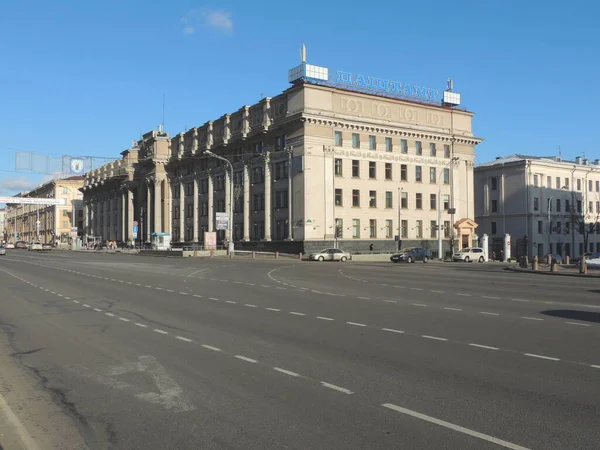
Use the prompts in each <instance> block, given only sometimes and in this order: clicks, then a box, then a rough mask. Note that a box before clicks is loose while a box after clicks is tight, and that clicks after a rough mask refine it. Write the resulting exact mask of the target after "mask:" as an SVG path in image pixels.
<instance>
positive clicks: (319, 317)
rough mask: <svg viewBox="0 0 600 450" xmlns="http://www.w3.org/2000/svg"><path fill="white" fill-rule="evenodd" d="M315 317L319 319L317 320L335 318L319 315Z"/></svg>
mask: <svg viewBox="0 0 600 450" xmlns="http://www.w3.org/2000/svg"><path fill="white" fill-rule="evenodd" d="M317 319H319V320H335V319H332V318H331V317H321V316H317Z"/></svg>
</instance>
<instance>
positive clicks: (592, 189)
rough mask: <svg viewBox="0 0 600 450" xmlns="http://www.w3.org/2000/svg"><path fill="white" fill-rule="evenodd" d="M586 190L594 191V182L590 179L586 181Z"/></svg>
mask: <svg viewBox="0 0 600 450" xmlns="http://www.w3.org/2000/svg"><path fill="white" fill-rule="evenodd" d="M588 191H592V192H593V191H594V182H593V181H592V180H590V181H589V182H588Z"/></svg>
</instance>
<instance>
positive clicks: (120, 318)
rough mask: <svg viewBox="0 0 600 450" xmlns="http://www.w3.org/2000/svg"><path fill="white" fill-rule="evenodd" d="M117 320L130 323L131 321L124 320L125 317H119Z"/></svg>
mask: <svg viewBox="0 0 600 450" xmlns="http://www.w3.org/2000/svg"><path fill="white" fill-rule="evenodd" d="M119 320H122V321H123V322H131V320H129V319H126V318H125V317H119Z"/></svg>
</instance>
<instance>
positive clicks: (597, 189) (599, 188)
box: [596, 180, 600, 192]
mask: <svg viewBox="0 0 600 450" xmlns="http://www.w3.org/2000/svg"><path fill="white" fill-rule="evenodd" d="M596 192H600V181H597V180H596Z"/></svg>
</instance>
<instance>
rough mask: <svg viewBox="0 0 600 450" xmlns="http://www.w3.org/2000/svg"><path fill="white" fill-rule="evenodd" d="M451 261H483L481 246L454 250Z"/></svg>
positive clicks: (484, 259)
mask: <svg viewBox="0 0 600 450" xmlns="http://www.w3.org/2000/svg"><path fill="white" fill-rule="evenodd" d="M452 261H464V262H472V261H477V262H480V263H482V262H485V261H486V258H485V253H484V252H483V249H482V248H481V247H471V248H463V249H462V250H461V251H460V252H456V253H454V254H453V255H452Z"/></svg>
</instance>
